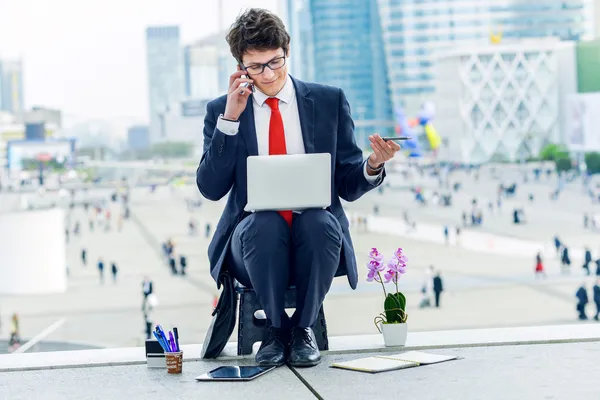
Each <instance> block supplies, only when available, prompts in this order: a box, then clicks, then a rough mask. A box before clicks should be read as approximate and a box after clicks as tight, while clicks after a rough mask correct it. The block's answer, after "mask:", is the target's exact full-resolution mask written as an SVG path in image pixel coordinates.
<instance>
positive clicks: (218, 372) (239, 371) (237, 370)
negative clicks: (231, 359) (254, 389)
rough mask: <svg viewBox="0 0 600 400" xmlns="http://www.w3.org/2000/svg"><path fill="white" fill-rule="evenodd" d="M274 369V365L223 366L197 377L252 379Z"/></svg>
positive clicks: (219, 379)
mask: <svg viewBox="0 0 600 400" xmlns="http://www.w3.org/2000/svg"><path fill="white" fill-rule="evenodd" d="M273 369H275V367H274V366H273V367H259V366H246V365H244V366H223V367H219V368H217V369H213V370H212V371H210V372H208V373H206V374H204V375H200V376H197V377H196V378H195V379H196V380H197V381H251V380H252V379H254V378H257V377H259V376H261V375H264V374H266V373H267V372H269V371H271V370H273Z"/></svg>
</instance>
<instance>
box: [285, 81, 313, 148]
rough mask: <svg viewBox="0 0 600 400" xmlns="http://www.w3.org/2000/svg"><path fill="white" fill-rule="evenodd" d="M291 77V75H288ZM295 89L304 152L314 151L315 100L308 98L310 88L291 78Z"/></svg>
mask: <svg viewBox="0 0 600 400" xmlns="http://www.w3.org/2000/svg"><path fill="white" fill-rule="evenodd" d="M290 77H291V76H290ZM292 82H294V88H295V89H296V101H297V102H298V115H299V117H300V128H301V129H302V139H303V141H304V151H306V153H314V152H315V102H314V100H313V99H312V98H310V96H309V93H310V90H309V89H308V87H306V85H305V84H304V83H303V82H302V81H298V80H296V79H294V78H292Z"/></svg>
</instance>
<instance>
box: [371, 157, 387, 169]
mask: <svg viewBox="0 0 600 400" xmlns="http://www.w3.org/2000/svg"><path fill="white" fill-rule="evenodd" d="M384 165H385V163H379V164H376V163H373V161H372V160H371V157H369V158H367V168H368V169H369V170H371V171H373V172H379V171H381V170H382V169H383V166H384Z"/></svg>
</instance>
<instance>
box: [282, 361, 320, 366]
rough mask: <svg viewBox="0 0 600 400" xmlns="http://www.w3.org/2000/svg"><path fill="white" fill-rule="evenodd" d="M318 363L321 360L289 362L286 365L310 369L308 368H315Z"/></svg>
mask: <svg viewBox="0 0 600 400" xmlns="http://www.w3.org/2000/svg"><path fill="white" fill-rule="evenodd" d="M320 363H321V360H318V361H306V362H289V363H288V364H289V365H290V366H291V367H295V368H310V367H316V366H317V365H319V364H320Z"/></svg>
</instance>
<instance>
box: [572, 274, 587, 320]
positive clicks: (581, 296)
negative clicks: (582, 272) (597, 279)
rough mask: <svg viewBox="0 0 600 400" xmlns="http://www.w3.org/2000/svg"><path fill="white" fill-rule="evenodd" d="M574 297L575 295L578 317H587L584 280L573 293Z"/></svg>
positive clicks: (582, 318) (581, 318)
mask: <svg viewBox="0 0 600 400" xmlns="http://www.w3.org/2000/svg"><path fill="white" fill-rule="evenodd" d="M575 297H577V312H578V313H579V316H578V318H579V319H580V320H581V321H583V320H586V319H588V318H587V315H586V313H585V306H586V305H587V303H589V300H588V294H587V289H586V287H585V282H584V283H582V284H581V286H580V287H579V289H577V292H576V293H575Z"/></svg>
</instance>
